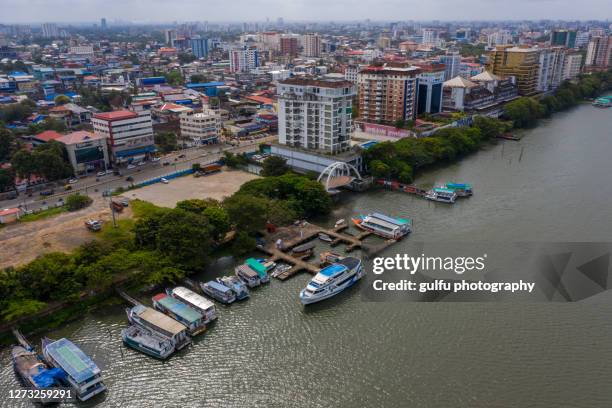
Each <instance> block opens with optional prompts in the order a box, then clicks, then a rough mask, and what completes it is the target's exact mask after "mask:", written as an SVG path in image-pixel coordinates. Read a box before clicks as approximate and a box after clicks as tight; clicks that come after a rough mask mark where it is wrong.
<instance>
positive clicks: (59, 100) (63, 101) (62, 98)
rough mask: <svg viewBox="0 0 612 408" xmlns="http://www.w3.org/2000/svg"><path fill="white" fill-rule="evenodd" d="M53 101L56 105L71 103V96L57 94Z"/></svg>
mask: <svg viewBox="0 0 612 408" xmlns="http://www.w3.org/2000/svg"><path fill="white" fill-rule="evenodd" d="M53 102H55V105H56V106H60V105H65V104H67V103H70V98H69V97H67V96H66V95H57V96H56V97H55V99H53Z"/></svg>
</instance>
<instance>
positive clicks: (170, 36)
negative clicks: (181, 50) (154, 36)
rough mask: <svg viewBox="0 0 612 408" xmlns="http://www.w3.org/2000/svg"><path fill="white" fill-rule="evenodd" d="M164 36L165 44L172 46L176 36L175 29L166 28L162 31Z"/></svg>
mask: <svg viewBox="0 0 612 408" xmlns="http://www.w3.org/2000/svg"><path fill="white" fill-rule="evenodd" d="M164 37H165V40H166V45H169V46H170V47H174V41H176V39H177V37H178V35H177V32H176V30H174V29H167V30H166V31H164Z"/></svg>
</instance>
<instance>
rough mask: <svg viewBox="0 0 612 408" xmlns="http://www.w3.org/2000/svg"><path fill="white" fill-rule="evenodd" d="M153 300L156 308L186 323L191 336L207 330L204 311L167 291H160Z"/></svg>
mask: <svg viewBox="0 0 612 408" xmlns="http://www.w3.org/2000/svg"><path fill="white" fill-rule="evenodd" d="M152 301H153V307H154V308H155V309H157V310H159V311H160V312H162V313H165V314H167V315H168V316H170V317H171V318H173V319H174V320H176V321H177V322H179V323H182V324H184V325H185V326H186V327H187V330H188V331H189V335H190V336H197V335H198V334H200V333H203V332H204V331H205V330H206V324H205V323H204V316H203V315H202V313H200V312H199V311H197V310H196V309H193V308H192V307H190V306H189V305H187V304H185V303H183V302H181V301H180V300H178V299H176V298H174V297H172V296H170V295H168V294H167V293H158V294H157V295H155V296H153V298H152Z"/></svg>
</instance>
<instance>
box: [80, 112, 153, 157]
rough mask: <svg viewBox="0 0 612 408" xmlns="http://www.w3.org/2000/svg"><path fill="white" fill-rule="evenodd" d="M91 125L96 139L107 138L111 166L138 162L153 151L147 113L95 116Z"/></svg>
mask: <svg viewBox="0 0 612 408" xmlns="http://www.w3.org/2000/svg"><path fill="white" fill-rule="evenodd" d="M91 124H92V125H93V128H94V133H95V134H96V135H98V136H102V137H105V138H106V140H107V142H108V147H109V153H110V158H111V161H112V162H114V163H126V162H131V161H140V160H142V159H145V158H146V157H147V156H148V155H150V154H151V153H153V152H155V151H156V149H155V144H154V140H153V123H152V121H151V112H150V111H149V110H142V111H140V112H138V113H137V112H132V111H129V110H119V111H113V112H103V113H96V114H94V115H93V117H92V118H91Z"/></svg>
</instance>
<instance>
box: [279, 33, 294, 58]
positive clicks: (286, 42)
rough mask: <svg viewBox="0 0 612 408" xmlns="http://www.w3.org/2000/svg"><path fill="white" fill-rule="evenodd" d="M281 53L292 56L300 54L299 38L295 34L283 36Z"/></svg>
mask: <svg viewBox="0 0 612 408" xmlns="http://www.w3.org/2000/svg"><path fill="white" fill-rule="evenodd" d="M280 53H281V54H282V55H287V56H290V57H295V56H297V54H298V39H297V37H295V36H282V37H281V38H280Z"/></svg>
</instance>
